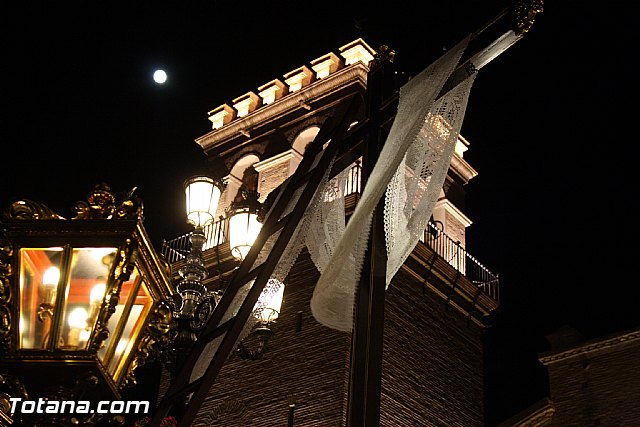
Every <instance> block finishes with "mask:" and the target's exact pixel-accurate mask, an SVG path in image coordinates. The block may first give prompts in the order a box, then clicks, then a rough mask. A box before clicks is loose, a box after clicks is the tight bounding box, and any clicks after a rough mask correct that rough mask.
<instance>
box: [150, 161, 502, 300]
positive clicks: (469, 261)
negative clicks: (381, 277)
mask: <svg viewBox="0 0 640 427" xmlns="http://www.w3.org/2000/svg"><path fill="white" fill-rule="evenodd" d="M361 175H362V168H361V166H360V164H359V162H356V163H355V164H354V165H353V166H352V167H351V170H350V171H349V176H348V178H347V182H346V184H345V187H346V188H345V194H346V198H345V199H346V200H345V203H346V205H347V206H346V208H347V211H349V207H351V209H353V207H354V206H355V203H356V202H357V198H358V196H359V194H360V177H361ZM349 205H351V206H349ZM204 231H205V235H206V236H207V242H206V244H205V246H204V247H203V250H207V249H210V248H213V247H216V246H218V245H220V244H222V243H225V242H227V241H228V222H227V220H226V218H224V217H220V218H218V220H216V221H215V222H213V223H212V224H210V225H208V226H207V227H205V229H204ZM420 241H421V242H423V243H424V244H425V245H427V246H429V247H430V248H431V249H433V250H434V251H435V252H436V253H437V254H438V255H439V256H440V257H442V259H444V260H445V261H446V262H447V263H448V264H449V265H451V266H452V267H453V268H454V269H456V270H457V271H459V272H460V273H461V274H462V275H464V276H465V277H466V278H467V279H469V281H470V282H471V283H473V284H474V285H475V286H476V287H478V288H479V289H480V290H481V291H482V292H483V293H484V294H486V295H487V296H489V297H490V298H491V299H493V300H494V301H496V302H499V300H500V292H499V290H500V289H499V279H498V275H496V274H494V273H492V272H491V271H489V269H487V268H486V267H485V266H484V265H482V264H481V263H480V262H479V261H478V260H477V259H476V258H474V257H473V256H472V255H471V254H469V253H468V252H467V251H466V249H465V248H463V247H462V246H461V244H460V241H457V240H455V239H453V238H451V237H450V236H448V235H447V234H446V233H444V232H443V231H442V230H441V229H440V228H439V227H438V226H437V224H436V223H433V222H429V224H428V225H427V228H426V230H425V231H424V233H423V235H422V238H421V239H420ZM189 249H190V243H189V234H185V235H182V236H179V237H177V238H175V239H172V240H165V241H164V242H163V244H162V249H161V253H162V255H163V256H164V257H165V259H166V260H167V261H168V262H169V263H170V264H173V263H175V262H178V261H180V260H182V259H183V258H184V257H185V256H186V254H187V253H188V252H189Z"/></svg>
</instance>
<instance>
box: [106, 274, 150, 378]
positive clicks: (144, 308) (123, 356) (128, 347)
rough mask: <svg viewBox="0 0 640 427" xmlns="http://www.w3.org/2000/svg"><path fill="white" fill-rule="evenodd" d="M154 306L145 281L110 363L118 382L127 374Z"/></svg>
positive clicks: (134, 301) (111, 371) (136, 297)
mask: <svg viewBox="0 0 640 427" xmlns="http://www.w3.org/2000/svg"><path fill="white" fill-rule="evenodd" d="M152 305H153V299H152V298H151V294H150V293H149V291H148V290H147V284H146V283H145V282H144V280H143V281H142V282H141V284H140V287H139V288H138V292H137V293H136V295H135V298H134V300H133V304H132V305H131V312H130V314H129V316H128V317H127V319H126V323H125V324H124V328H123V329H122V334H121V335H120V339H119V340H118V345H117V346H116V349H115V353H114V355H113V357H112V358H111V361H110V363H109V372H110V373H111V375H113V376H114V378H115V380H116V382H118V381H120V378H121V377H122V375H123V374H124V373H125V369H124V368H125V366H127V361H128V357H129V355H130V354H131V353H132V350H133V345H134V344H135V343H136V341H137V338H138V335H139V334H140V331H141V330H142V328H143V326H144V324H145V321H146V319H147V317H148V314H149V310H151V306H152Z"/></svg>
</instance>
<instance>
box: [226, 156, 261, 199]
mask: <svg viewBox="0 0 640 427" xmlns="http://www.w3.org/2000/svg"><path fill="white" fill-rule="evenodd" d="M259 161H260V158H258V156H256V155H255V154H247V155H246V156H244V157H242V158H240V159H239V160H238V161H237V162H236V164H235V165H233V167H232V168H231V173H229V180H228V182H227V189H226V193H227V194H226V199H225V201H226V203H225V205H226V206H229V205H230V204H231V202H232V201H233V199H234V198H235V197H236V194H238V189H239V188H240V186H241V185H242V176H243V175H244V171H245V170H247V168H248V167H249V166H253V165H254V164H256V163H258V162H259ZM226 206H225V207H226Z"/></svg>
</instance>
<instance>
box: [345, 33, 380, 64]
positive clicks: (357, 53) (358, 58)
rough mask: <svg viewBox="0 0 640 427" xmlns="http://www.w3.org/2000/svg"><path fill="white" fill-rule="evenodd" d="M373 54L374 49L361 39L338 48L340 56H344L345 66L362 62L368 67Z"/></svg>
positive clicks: (374, 52)
mask: <svg viewBox="0 0 640 427" xmlns="http://www.w3.org/2000/svg"><path fill="white" fill-rule="evenodd" d="M375 54H376V51H375V50H373V49H372V48H371V46H369V45H368V44H366V43H365V42H364V40H362V39H357V40H354V41H352V42H351V43H347V44H346V45H344V46H342V47H341V48H340V56H342V57H343V58H344V65H345V66H349V65H351V64H355V63H356V62H362V63H363V64H364V65H366V66H367V67H368V66H369V63H370V62H371V61H373V57H374V55H375Z"/></svg>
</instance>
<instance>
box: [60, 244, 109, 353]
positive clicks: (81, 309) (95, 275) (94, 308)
mask: <svg viewBox="0 0 640 427" xmlns="http://www.w3.org/2000/svg"><path fill="white" fill-rule="evenodd" d="M115 253H116V248H74V249H73V253H72V256H71V267H70V268H71V270H70V271H71V273H70V275H69V285H68V286H67V287H66V289H65V292H66V294H65V299H64V305H63V318H62V323H61V324H60V329H59V330H60V333H59V335H58V341H57V343H56V345H57V347H58V348H60V349H62V350H85V349H86V348H87V344H88V343H89V338H90V337H91V332H92V329H93V326H94V324H95V321H96V318H97V316H98V313H99V312H100V307H101V306H102V303H103V301H104V297H105V291H106V283H107V278H108V277H109V270H110V268H111V264H112V263H113V259H114V257H115Z"/></svg>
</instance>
